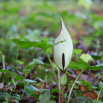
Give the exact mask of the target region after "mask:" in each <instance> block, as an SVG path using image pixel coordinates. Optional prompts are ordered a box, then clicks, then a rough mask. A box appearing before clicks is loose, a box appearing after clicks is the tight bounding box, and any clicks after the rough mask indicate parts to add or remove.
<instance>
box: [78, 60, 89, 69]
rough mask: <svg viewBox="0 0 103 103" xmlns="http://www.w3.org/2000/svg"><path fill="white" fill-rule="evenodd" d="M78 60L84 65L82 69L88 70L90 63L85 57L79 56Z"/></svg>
mask: <svg viewBox="0 0 103 103" xmlns="http://www.w3.org/2000/svg"><path fill="white" fill-rule="evenodd" d="M78 61H79V63H80V65H81V67H82V69H84V70H87V69H89V67H90V65H89V64H88V63H86V62H85V61H84V60H83V59H81V58H78Z"/></svg>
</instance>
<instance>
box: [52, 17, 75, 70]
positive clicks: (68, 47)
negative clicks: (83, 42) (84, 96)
mask: <svg viewBox="0 0 103 103" xmlns="http://www.w3.org/2000/svg"><path fill="white" fill-rule="evenodd" d="M60 19H61V26H60V30H59V33H58V35H57V37H56V38H55V39H54V41H53V42H54V43H57V42H59V41H64V40H65V41H64V42H63V43H59V44H57V45H55V46H53V59H54V62H55V64H56V65H57V66H58V67H59V68H60V69H61V70H62V71H65V70H66V69H67V67H68V65H69V63H70V61H71V58H72V53H73V43H72V39H71V37H70V34H69V33H68V31H67V29H66V27H65V25H64V22H63V20H62V18H61V17H60Z"/></svg>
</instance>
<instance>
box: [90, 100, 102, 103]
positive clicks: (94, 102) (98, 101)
mask: <svg viewBox="0 0 103 103" xmlns="http://www.w3.org/2000/svg"><path fill="white" fill-rule="evenodd" d="M92 102H93V103H103V102H102V101H100V100H92Z"/></svg>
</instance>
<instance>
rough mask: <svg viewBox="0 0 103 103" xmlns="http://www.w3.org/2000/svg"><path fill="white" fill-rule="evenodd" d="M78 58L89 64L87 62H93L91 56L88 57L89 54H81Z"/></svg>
mask: <svg viewBox="0 0 103 103" xmlns="http://www.w3.org/2000/svg"><path fill="white" fill-rule="evenodd" d="M80 58H81V59H83V60H84V61H85V62H87V63H88V62H89V61H93V58H92V57H91V55H89V54H82V55H81V56H80Z"/></svg>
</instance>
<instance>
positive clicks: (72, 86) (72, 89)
mask: <svg viewBox="0 0 103 103" xmlns="http://www.w3.org/2000/svg"><path fill="white" fill-rule="evenodd" d="M83 72H84V70H82V71H81V72H80V74H79V75H78V76H77V78H76V79H75V81H74V83H73V85H72V88H71V90H70V92H69V96H68V102H67V103H69V101H70V96H71V93H72V91H73V88H74V86H75V84H76V82H77V80H78V78H79V77H80V75H81V74H82V73H83Z"/></svg>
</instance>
